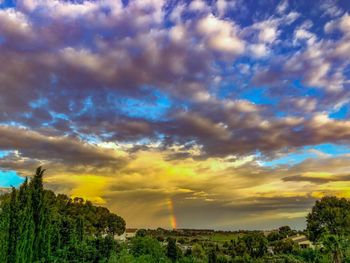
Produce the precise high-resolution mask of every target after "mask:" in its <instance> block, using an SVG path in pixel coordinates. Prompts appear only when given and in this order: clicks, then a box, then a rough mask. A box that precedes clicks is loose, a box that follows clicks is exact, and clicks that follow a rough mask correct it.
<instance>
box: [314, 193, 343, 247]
mask: <svg viewBox="0 0 350 263" xmlns="http://www.w3.org/2000/svg"><path fill="white" fill-rule="evenodd" d="M307 231H308V235H309V238H310V240H312V241H318V240H319V239H320V238H321V237H322V235H324V234H332V235H337V236H342V235H347V234H349V232H350V201H348V200H347V199H345V198H337V197H335V196H326V197H323V198H322V199H321V200H320V201H316V204H315V205H314V207H313V208H312V211H311V212H310V213H309V214H308V216H307Z"/></svg>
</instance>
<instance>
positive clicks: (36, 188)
mask: <svg viewBox="0 0 350 263" xmlns="http://www.w3.org/2000/svg"><path fill="white" fill-rule="evenodd" d="M44 172H45V169H42V168H41V167H38V168H37V170H36V173H35V176H34V177H33V179H32V180H31V182H30V184H29V189H30V193H31V205H32V206H31V208H32V213H33V222H34V243H33V261H34V262H35V261H41V259H42V258H45V257H46V258H47V257H48V256H49V250H50V242H49V240H50V238H49V237H48V234H49V231H48V230H49V219H50V218H49V216H50V211H49V208H48V206H47V203H46V200H45V196H44V187H43V175H44Z"/></svg>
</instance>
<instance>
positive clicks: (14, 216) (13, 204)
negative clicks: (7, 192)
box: [7, 187, 19, 263]
mask: <svg viewBox="0 0 350 263" xmlns="http://www.w3.org/2000/svg"><path fill="white" fill-rule="evenodd" d="M18 234H19V233H18V203H17V190H16V189H15V188H14V187H13V188H12V192H11V199H10V204H9V226H8V241H7V242H8V247H7V255H8V257H7V263H15V262H16V258H17V242H18Z"/></svg>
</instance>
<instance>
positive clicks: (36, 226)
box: [0, 167, 125, 263]
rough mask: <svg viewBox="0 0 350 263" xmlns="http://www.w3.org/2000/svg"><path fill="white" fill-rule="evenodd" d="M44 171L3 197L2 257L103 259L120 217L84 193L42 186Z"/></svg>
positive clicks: (121, 225)
mask: <svg viewBox="0 0 350 263" xmlns="http://www.w3.org/2000/svg"><path fill="white" fill-rule="evenodd" d="M43 174H44V170H43V169H41V168H40V167H39V168H38V169H37V171H36V174H35V176H34V177H33V178H32V179H31V180H30V181H28V180H26V181H25V182H24V183H23V184H22V185H21V186H20V188H19V189H15V188H13V189H12V191H11V193H10V194H6V195H3V196H2V197H1V207H0V208H1V213H0V262H1V263H12V262H13V263H21V262H23V263H31V262H103V260H104V259H108V258H109V256H110V253H111V252H112V251H114V250H115V249H114V248H115V246H116V243H115V241H114V238H113V235H115V234H121V233H123V232H124V230H125V222H124V220H123V219H122V218H121V217H119V216H117V215H115V214H113V213H110V212H109V211H108V209H107V208H104V207H98V206H94V205H93V204H92V203H91V202H89V201H84V200H83V199H82V198H74V199H71V198H69V197H67V196H66V195H62V194H59V195H57V196H56V195H55V194H54V193H53V192H52V191H49V190H45V189H44V188H43Z"/></svg>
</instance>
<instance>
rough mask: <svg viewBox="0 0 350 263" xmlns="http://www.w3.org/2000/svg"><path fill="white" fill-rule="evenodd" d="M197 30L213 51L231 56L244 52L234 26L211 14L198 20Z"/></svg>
mask: <svg viewBox="0 0 350 263" xmlns="http://www.w3.org/2000/svg"><path fill="white" fill-rule="evenodd" d="M197 30H198V32H199V33H200V34H202V35H203V36H204V37H205V38H206V39H207V42H208V45H209V47H210V48H212V49H213V50H215V51H220V52H224V53H229V54H233V55H237V54H241V53H243V51H244V44H243V41H242V40H241V39H240V38H239V37H238V36H237V32H236V31H237V29H236V26H235V25H234V24H233V23H231V22H228V21H226V20H221V19H219V18H217V17H215V16H214V15H212V14H211V15H208V16H206V17H204V18H202V19H201V20H199V22H198V24H197Z"/></svg>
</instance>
